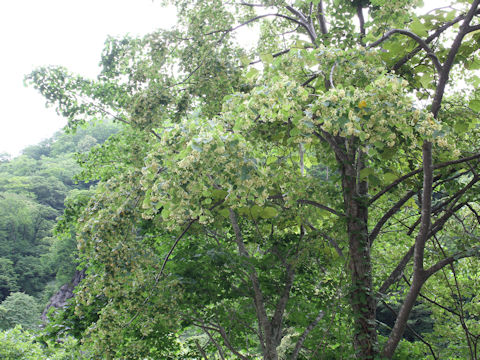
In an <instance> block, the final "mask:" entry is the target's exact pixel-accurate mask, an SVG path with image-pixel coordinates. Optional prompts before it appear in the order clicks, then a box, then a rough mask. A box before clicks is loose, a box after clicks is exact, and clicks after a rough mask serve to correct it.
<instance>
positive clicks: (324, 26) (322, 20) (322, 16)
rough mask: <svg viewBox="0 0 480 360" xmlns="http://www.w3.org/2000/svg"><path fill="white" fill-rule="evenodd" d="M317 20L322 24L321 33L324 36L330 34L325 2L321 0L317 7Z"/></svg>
mask: <svg viewBox="0 0 480 360" xmlns="http://www.w3.org/2000/svg"><path fill="white" fill-rule="evenodd" d="M317 20H318V23H319V24H320V32H321V33H322V34H323V35H326V34H328V29H327V21H326V20H325V13H324V12H323V1H322V0H320V1H319V2H318V5H317Z"/></svg>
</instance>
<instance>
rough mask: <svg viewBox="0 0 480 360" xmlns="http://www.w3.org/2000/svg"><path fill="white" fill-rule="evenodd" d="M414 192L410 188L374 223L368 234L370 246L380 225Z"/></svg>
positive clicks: (378, 231)
mask: <svg viewBox="0 0 480 360" xmlns="http://www.w3.org/2000/svg"><path fill="white" fill-rule="evenodd" d="M415 193H416V192H415V190H410V191H409V192H408V193H407V194H406V195H405V196H404V197H403V198H401V199H400V200H399V201H398V202H397V203H396V204H395V205H393V206H392V207H391V208H390V210H388V211H387V212H386V213H385V215H383V216H382V218H381V219H380V220H379V221H378V222H377V225H375V227H374V229H373V230H372V232H371V233H370V235H369V239H370V246H372V244H373V242H374V241H375V238H376V237H377V236H378V234H379V233H380V230H381V229H382V226H383V225H385V223H386V222H387V221H388V219H390V218H391V217H392V216H393V215H395V214H396V213H397V212H398V211H399V210H400V209H401V208H402V206H403V204H405V203H406V202H407V201H408V200H409V199H410V198H411V197H412V196H413V195H415Z"/></svg>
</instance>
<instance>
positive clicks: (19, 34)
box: [0, 0, 445, 155]
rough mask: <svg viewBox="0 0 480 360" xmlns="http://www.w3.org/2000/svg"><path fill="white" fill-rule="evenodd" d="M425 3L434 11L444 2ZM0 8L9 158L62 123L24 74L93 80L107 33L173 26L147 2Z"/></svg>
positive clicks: (4, 147)
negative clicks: (51, 70) (47, 69)
mask: <svg viewBox="0 0 480 360" xmlns="http://www.w3.org/2000/svg"><path fill="white" fill-rule="evenodd" d="M425 2H426V3H427V5H430V7H434V6H435V7H438V6H440V4H443V3H444V2H445V1H444V0H427V1H425ZM0 9H1V14H0V34H1V35H0V40H1V48H2V56H1V57H0V154H1V153H4V152H7V153H10V154H12V155H18V154H19V153H20V151H21V150H22V149H23V148H25V147H26V146H28V145H32V144H36V143H38V142H39V141H41V140H43V139H46V138H48V137H50V136H52V135H53V133H54V132H55V131H57V130H59V129H61V128H62V127H63V126H64V125H65V124H66V120H65V119H63V118H61V117H59V116H57V115H56V113H55V110H54V109H53V108H49V109H46V108H45V106H44V100H43V98H42V96H41V95H40V94H38V93H37V92H36V91H35V90H33V89H31V88H25V87H24V86H23V78H24V76H25V75H26V74H28V73H30V72H31V71H32V70H33V69H34V68H35V67H38V66H43V65H62V66H65V67H67V68H68V69H69V70H70V71H72V72H74V73H78V74H81V75H84V76H89V77H92V78H93V77H95V76H96V75H97V73H98V70H99V68H98V63H99V60H100V54H101V51H102V48H103V43H104V41H105V39H106V37H107V35H113V36H121V35H125V34H127V33H129V34H131V35H143V34H146V33H148V32H151V31H153V30H155V29H157V28H159V27H163V28H168V27H170V26H172V25H173V23H174V22H175V12H174V10H173V9H171V8H170V9H164V8H162V7H161V6H160V4H159V1H152V0H81V1H79V0H5V1H2V6H1V8H0Z"/></svg>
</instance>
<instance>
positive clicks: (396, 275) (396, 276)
mask: <svg viewBox="0 0 480 360" xmlns="http://www.w3.org/2000/svg"><path fill="white" fill-rule="evenodd" d="M414 250H415V247H414V246H411V247H410V249H408V251H407V252H406V253H405V255H403V258H402V260H400V262H399V263H398V264H397V266H396V267H395V269H394V270H393V271H392V272H391V274H390V275H389V276H388V278H387V279H386V280H385V281H384V282H383V284H382V286H380V289H379V290H378V292H379V293H380V294H382V295H383V294H386V293H387V290H388V289H389V288H390V286H392V285H393V284H395V283H396V282H397V281H398V280H400V279H401V278H402V275H403V270H404V269H405V267H406V266H407V264H408V262H409V261H410V259H411V258H412V256H413V252H414Z"/></svg>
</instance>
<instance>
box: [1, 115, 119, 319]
mask: <svg viewBox="0 0 480 360" xmlns="http://www.w3.org/2000/svg"><path fill="white" fill-rule="evenodd" d="M118 130H119V126H118V125H117V124H114V123H112V122H104V123H97V124H96V125H93V124H91V125H89V126H86V127H84V128H78V129H77V131H76V133H65V132H64V131H61V132H58V133H56V134H55V135H54V136H53V137H52V138H50V139H47V140H44V141H42V142H41V143H40V144H38V145H33V146H29V147H27V148H26V149H25V150H24V151H23V153H22V155H20V156H18V157H16V158H13V159H11V158H10V156H8V155H7V154H1V155H0V302H2V301H4V300H5V301H4V303H3V304H2V306H4V307H5V306H6V305H8V306H13V307H15V306H16V305H12V304H13V303H12V299H15V301H17V302H18V300H19V297H22V296H23V300H25V299H26V298H25V297H27V298H29V299H30V300H31V299H33V298H32V297H31V296H35V297H36V298H37V300H35V299H33V300H34V301H39V302H40V304H35V306H33V305H32V306H30V307H29V308H28V309H29V310H31V311H32V313H33V312H35V317H36V319H38V317H39V314H40V313H41V311H40V307H43V306H44V305H45V302H46V301H47V300H48V298H49V297H50V295H51V294H52V291H55V290H56V289H58V288H59V287H60V286H61V285H63V284H64V283H66V282H69V281H70V280H71V278H72V276H73V273H74V271H75V267H76V265H77V264H76V259H75V256H76V244H75V240H74V234H71V235H69V236H60V235H59V234H56V235H55V234H54V233H53V231H52V230H53V227H54V225H55V223H56V220H57V218H58V217H59V216H60V215H61V214H62V213H63V210H64V208H65V205H64V201H65V198H66V197H67V196H70V198H72V200H69V201H70V202H69V204H71V203H75V201H77V200H75V198H76V197H78V196H80V197H82V196H83V197H82V199H83V200H82V201H83V203H85V202H86V201H88V196H87V195H85V194H87V193H88V191H87V190H86V189H88V188H89V187H90V186H91V185H92V183H90V184H86V183H85V182H82V181H79V182H78V181H76V180H75V179H74V177H75V176H76V175H77V174H78V173H79V172H80V166H79V164H78V162H77V158H76V155H75V154H77V153H78V154H80V153H84V152H86V151H89V150H90V149H91V148H92V147H94V146H96V145H98V144H102V143H103V142H104V141H105V140H106V139H107V138H108V137H109V136H110V135H112V134H114V133H116V132H117V131H118ZM69 194H70V195H69ZM79 194H83V195H79ZM86 199H87V200H86ZM69 206H70V205H69ZM47 284H48V286H47ZM18 291H20V292H21V293H15V292H18ZM9 295H10V297H9ZM29 296H30V297H29ZM12 297H13V298H12ZM7 300H8V301H7ZM33 300H32V301H33ZM34 308H35V309H34ZM12 314H13V313H11V314H10V315H9V316H10V317H9V320H8V321H7V320H5V319H4V320H3V322H2V327H3V328H8V327H13V326H14V325H15V324H22V325H24V326H29V325H27V323H26V322H25V321H23V320H21V319H20V318H21V317H15V316H17V315H18V314H17V315H15V316H14V315H12Z"/></svg>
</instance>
